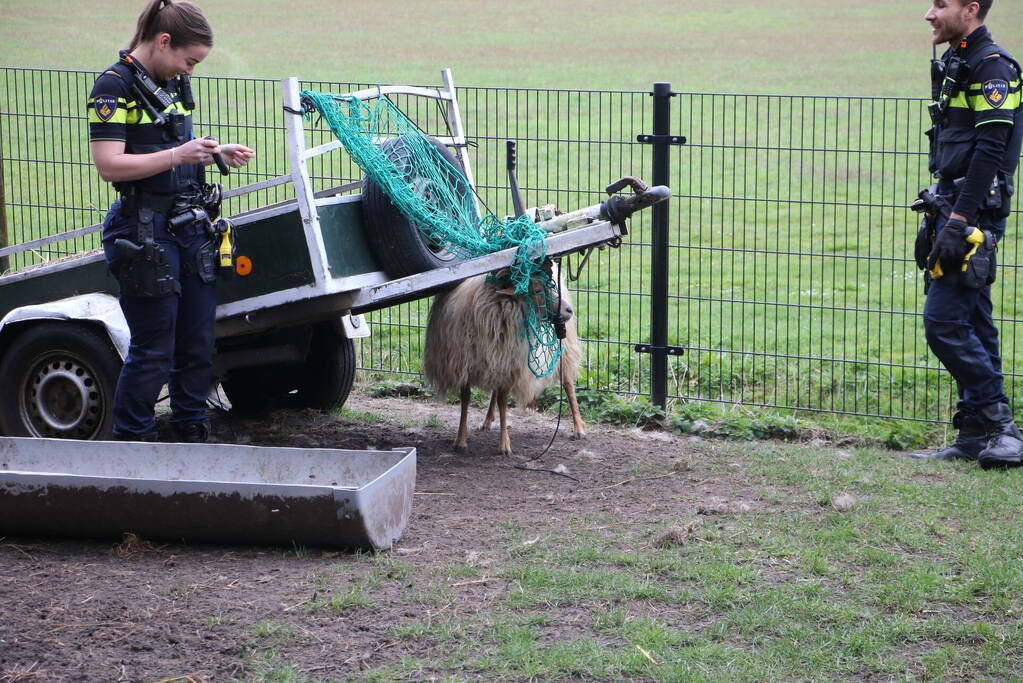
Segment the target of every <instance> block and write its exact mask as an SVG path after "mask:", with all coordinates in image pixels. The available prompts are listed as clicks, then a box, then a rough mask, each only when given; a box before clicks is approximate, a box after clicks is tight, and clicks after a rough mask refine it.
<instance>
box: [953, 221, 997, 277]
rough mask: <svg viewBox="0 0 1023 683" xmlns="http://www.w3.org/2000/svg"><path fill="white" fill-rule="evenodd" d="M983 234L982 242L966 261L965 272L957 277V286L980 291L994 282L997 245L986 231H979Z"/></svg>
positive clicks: (992, 236)
mask: <svg viewBox="0 0 1023 683" xmlns="http://www.w3.org/2000/svg"><path fill="white" fill-rule="evenodd" d="M981 232H982V233H984V241H983V242H981V243H980V244H979V245H978V246H977V251H975V252H974V253H973V256H971V257H970V260H969V261H966V262H965V263H966V270H964V271H963V272H962V273H961V274H960V277H959V284H961V285H962V286H963V287H969V288H970V289H980V288H981V287H986V286H988V285H990V284H991V283H993V282H994V281H995V272H996V270H997V268H998V264H997V261H996V258H995V256H996V254H997V253H998V243H997V242H996V241H995V238H994V235H992V234H991V233H990V232H989V231H988V230H981Z"/></svg>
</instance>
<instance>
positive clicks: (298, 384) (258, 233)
mask: <svg viewBox="0 0 1023 683" xmlns="http://www.w3.org/2000/svg"><path fill="white" fill-rule="evenodd" d="M442 79H443V83H444V85H443V87H442V88H437V89H432V88H419V87H410V86H381V87H375V88H371V89H368V90H363V91H359V92H356V93H352V94H354V95H356V96H358V97H359V98H360V99H363V100H367V99H371V98H374V97H381V96H387V95H395V94H403V95H412V96H418V97H425V98H430V99H434V100H437V101H438V102H440V103H441V104H442V106H443V107H444V113H445V119H446V123H447V125H448V130H449V131H450V132H451V135H450V136H449V137H446V138H440V139H439V141H440V142H441V143H443V144H444V145H446V146H450V147H452V148H453V149H454V152H455V155H456V157H457V160H458V161H459V162H460V163H461V165H462V168H463V169H464V171H465V176H466V179H467V180H468V181H469V183H470V184H471V183H472V169H471V167H470V164H469V159H468V155H467V154H466V139H465V134H464V130H463V127H462V120H461V117H460V114H459V110H458V103H457V100H456V97H455V87H454V83H453V81H452V78H451V73H450V70H445V71H444V72H442ZM281 88H282V91H283V101H284V105H285V106H286V107H289V108H291V109H292V110H299V109H300V108H301V105H300V102H299V87H298V80H297V79H295V78H289V79H285V80H283V81H281ZM286 132H287V147H288V150H287V151H288V157H289V162H290V173H288V174H286V175H282V176H279V177H276V178H273V179H270V180H266V181H263V182H258V183H254V184H251V185H247V186H245V187H241V188H237V189H234V190H229V191H226V192H225V193H224V195H225V197H233V196H238V195H242V194H246V193H251V192H255V191H257V190H262V189H266V188H269V187H275V186H280V185H288V186H290V187H291V188H292V189H293V192H294V198H293V199H291V200H289V201H285V202H282V203H278V204H273V205H270V206H264V207H261V208H258V209H256V210H252V211H247V212H245V213H242V214H240V215H236V216H233V217H232V218H231V221H232V222H233V224H234V226H235V229H236V231H237V234H238V244H239V254H238V262H242V261H243V260H244V261H247V263H248V267H249V271H250V272H249V273H248V274H247V275H244V276H241V275H239V276H236V277H234V278H232V279H227V280H223V279H222V280H221V281H220V282H219V283H218V289H219V304H218V307H217V322H216V337H217V353H216V356H215V370H216V376H217V378H218V379H219V380H220V381H221V385H222V387H223V389H224V393H225V394H226V395H227V398H228V399H229V400H230V401H231V402H232V403H233V404H234V405H235V406H238V407H250V408H251V407H256V406H259V405H264V404H266V403H268V402H270V401H273V400H274V399H276V398H280V397H283V396H289V399H290V400H292V401H293V402H294V403H295V404H297V405H304V406H309V407H319V408H328V407H332V406H336V405H341V404H343V403H344V401H345V399H346V398H347V396H348V393H349V391H350V389H351V386H352V383H353V380H354V374H355V364H356V355H355V347H354V344H353V339H356V338H359V337H365V336H368V335H369V334H370V330H369V326H368V324H367V322H366V320H365V319H364V317H363V315H362V314H363V313H366V312H368V311H373V310H376V309H380V308H383V307H386V306H391V305H394V304H398V303H403V302H407V301H412V300H415V299H419V298H422V297H426V296H429V295H431V294H433V293H435V292H437V291H439V290H441V289H443V288H444V287H447V286H450V285H453V284H454V283H457V282H459V281H461V280H463V279H465V278H468V277H471V276H474V275H478V274H483V273H487V272H491V271H495V270H498V269H500V268H503V267H506V266H508V265H509V264H510V263H511V262H512V261H513V259H514V250H506V251H501V252H497V253H494V254H490V255H487V256H483V257H479V258H473V259H468V260H459V259H457V258H454V257H453V256H451V255H450V254H447V253H446V252H444V251H443V250H441V249H433V248H432V247H431V249H432V250H433V252H434V253H433V256H435V257H436V258H435V259H434V261H435V263H436V264H437V265H436V267H433V268H431V269H429V270H427V271H426V272H420V273H416V274H413V275H408V276H405V277H400V278H396V279H395V278H392V277H389V276H388V275H387V274H386V273H385V272H384V271H383V270H382V268H381V266H380V262H379V259H378V258H377V255H375V254H374V253H373V250H372V249H371V248H370V245H369V244H367V239H366V234H365V230H364V217H363V201H362V200H363V194H351V192H352V191H353V190H354V189H358V187H357V186H358V184H355V187H353V186H351V185H349V186H342V187H339V188H334V189H333V190H326V191H321V192H314V190H313V185H312V182H311V179H310V174H309V171H308V166H307V165H308V163H309V161H310V159H312V158H314V157H316V156H319V155H323V154H331V153H337V151H338V150H339V149H341V147H342V145H341V144H340V143H339V142H336V141H334V142H330V143H327V144H323V145H320V146H317V147H312V148H307V147H306V132H305V123H304V120H303V117H302V116H299V115H291V116H288V117H287V131H286ZM627 184H631V185H632V187H633V189H634V190H635V192H636V194H635V195H634V196H633V197H630V198H629V199H626V200H625V201H618V200H621V199H623V197H622V196H621V195H615V196H612V197H610V198H609V200H607V201H605V202H601V203H600V204H598V205H595V206H590V207H587V208H585V209H581V210H579V211H575V212H572V213H569V214H566V215H561V216H557V217H556V218H551V217H550V216H548V218H551V219H550V220H547V221H546V222H545V223H544V225H545V228H546V229H547V230H548V231H549V232H550V233H551V234H550V236H549V237H548V238H547V247H548V254H549V255H550V256H553V257H557V256H560V255H564V254H568V253H571V252H577V251H581V250H584V249H587V248H590V247H596V246H601V245H605V244H608V243H615V242H616V241H618V240H620V238H621V237H622V235H623V234H624V233H625V218H626V217H627V216H628V215H629V214H630V213H631V212H632V211H634V210H637V209H639V208H643V207H644V206H648V205H650V204H652V203H655V202H656V201H659V200H660V199H663V198H666V196H667V194H668V192H667V188H652V189H650V190H648V189H647V188H646V187H645V186H643V185H642V183H641V182H640V181H636V180H635V179H632V178H623V179H622V181H619V182H618V183H616V184H615V185H614V186H612V187H609V188H608V191H609V194H614V193H615V192H617V191H619V190H621V189H623V187H625V185H627ZM644 191H645V192H644ZM345 192H348V194H346V193H345ZM633 200H635V201H634V202H633ZM630 202H633V203H632V204H630ZM539 218H541V217H538V219H539ZM101 227H102V226H101V225H93V226H89V227H87V228H82V229H79V230H74V231H70V232H66V233H62V234H60V235H56V236H53V237H48V238H43V239H39V240H34V241H31V242H27V243H24V244H21V245H15V246H13V247H8V248H5V249H0V257H3V256H6V255H8V254H12V253H16V252H19V251H26V250H29V249H33V248H37V247H39V246H42V245H45V244H50V243H54V242H57V241H61V240H67V239H70V238H73V237H78V236H81V235H85V234H89V233H92V232H96V231H98V230H100V229H101ZM412 232H413V233H417V234H418V231H416V230H414V229H413V230H412ZM406 237H407V236H406ZM396 239H397V237H396ZM117 292H118V287H117V283H116V281H115V280H114V279H113V277H112V276H110V275H109V274H108V272H107V269H106V264H105V261H104V257H103V253H102V251H101V250H95V251H90V252H86V253H81V254H76V255H74V256H71V257H68V258H64V259H61V260H58V261H55V262H51V263H47V264H43V265H38V266H33V267H29V268H25V269H23V270H20V271H18V272H15V273H13V274H9V275H6V276H3V277H0V433H3V434H6V435H7V436H35V437H50V438H75V439H103V438H105V437H108V436H109V435H110V425H111V418H112V416H111V409H112V402H113V394H114V387H115V385H116V381H117V375H118V373H119V371H120V367H121V364H122V360H123V358H124V357H125V355H126V353H127V349H128V340H129V334H128V330H127V326H126V324H125V321H124V317H123V315H122V314H121V311H120V307H119V305H118V301H117Z"/></svg>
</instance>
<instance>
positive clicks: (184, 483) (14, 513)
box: [0, 438, 416, 548]
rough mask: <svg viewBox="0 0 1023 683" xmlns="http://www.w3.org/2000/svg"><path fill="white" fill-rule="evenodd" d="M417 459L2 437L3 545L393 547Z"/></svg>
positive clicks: (400, 454) (400, 453) (403, 454)
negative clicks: (131, 542)
mask: <svg viewBox="0 0 1023 683" xmlns="http://www.w3.org/2000/svg"><path fill="white" fill-rule="evenodd" d="M415 479H416V449H415V448H399V449H395V450H393V451H349V450H335V449H299V448H267V447H259V446H234V445H226V444H203V445H191V444H188V445H186V444H173V443H167V444H159V443H158V444H153V443H132V442H107V441H72V440H68V439H28V438H0V535H21V536H26V535H28V536H35V535H42V536H63V537H87V538H118V539H119V538H121V536H122V534H124V533H125V532H132V533H134V534H136V535H138V536H140V537H141V538H145V539H151V540H167V541H184V542H188V543H198V542H203V543H242V544H268V545H288V546H290V545H292V544H301V545H308V546H319V547H347V548H388V547H390V546H391V545H392V544H393V543H394V542H395V541H397V540H398V539H399V538H401V535H402V533H403V532H404V530H405V527H406V525H407V524H408V519H409V513H410V511H411V508H412V494H413V491H414V488H415Z"/></svg>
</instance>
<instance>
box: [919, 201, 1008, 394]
mask: <svg viewBox="0 0 1023 683" xmlns="http://www.w3.org/2000/svg"><path fill="white" fill-rule="evenodd" d="M944 223H945V221H944V219H941V218H939V219H938V224H937V229H938V230H940V229H941V228H942V227H943V226H944ZM978 223H979V224H980V225H979V227H980V228H981V229H984V230H989V231H991V233H992V234H994V235H995V237H996V239H998V240H999V241H1000V240H1001V237H1002V235H1003V234H1004V233H1005V219H1004V218H1003V219H993V218H984V217H983V216H982V217H981V219H980V220H979V221H978ZM924 332H925V334H926V337H927V345H928V346H930V348H931V351H932V352H934V355H935V356H937V358H938V360H939V361H941V364H942V365H944V366H945V369H947V370H948V371H949V373H950V374H951V375H952V378H953V379H955V381H956V386H957V388H958V391H959V408H960V409H963V408H965V409H967V410H969V411H971V412H974V411H976V410H979V409H980V408H983V407H984V406H986V405H990V404H992V403H1008V402H1009V399H1008V397H1007V396H1006V395H1005V391H1004V387H1003V379H1002V357H1001V354H1000V353H999V349H998V328H997V327H995V322H994V317H993V306H992V303H991V287H990V286H987V287H982V288H980V289H973V288H970V287H964V286H963V285H961V284H959V281H958V279H957V278H955V277H948V276H945V277H941V278H938V279H937V280H931V282H930V283H929V285H928V289H927V301H926V302H925V303H924Z"/></svg>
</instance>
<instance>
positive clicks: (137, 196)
mask: <svg viewBox="0 0 1023 683" xmlns="http://www.w3.org/2000/svg"><path fill="white" fill-rule="evenodd" d="M177 197H178V195H174V194H153V193H151V192H131V193H122V194H121V214H122V215H125V216H129V215H131V214H133V213H135V212H136V211H138V210H139V209H150V210H151V211H157V212H159V213H170V211H171V209H173V208H174V203H175V201H176V200H177Z"/></svg>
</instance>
